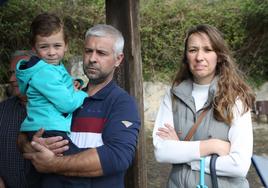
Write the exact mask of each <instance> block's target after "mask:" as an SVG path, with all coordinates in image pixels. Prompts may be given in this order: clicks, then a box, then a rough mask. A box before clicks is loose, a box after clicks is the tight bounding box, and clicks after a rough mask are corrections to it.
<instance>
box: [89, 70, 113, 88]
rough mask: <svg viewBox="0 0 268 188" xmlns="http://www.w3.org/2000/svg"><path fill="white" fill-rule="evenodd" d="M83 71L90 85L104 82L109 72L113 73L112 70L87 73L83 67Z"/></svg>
mask: <svg viewBox="0 0 268 188" xmlns="http://www.w3.org/2000/svg"><path fill="white" fill-rule="evenodd" d="M84 73H85V74H86V76H87V78H88V83H90V84H92V85H98V84H102V83H104V82H106V80H107V79H108V77H109V76H110V75H111V74H113V71H111V72H105V73H104V72H100V71H99V74H90V73H87V71H86V68H85V67H84Z"/></svg>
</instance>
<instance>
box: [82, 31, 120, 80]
mask: <svg viewBox="0 0 268 188" xmlns="http://www.w3.org/2000/svg"><path fill="white" fill-rule="evenodd" d="M114 43H115V40H114V39H113V38H112V37H94V36H91V37H88V38H86V39H85V47H84V57H83V69H84V73H85V74H86V76H87V77H88V79H89V83H90V84H93V85H98V84H102V83H108V82H110V81H111V80H112V79H113V74H114V70H115V68H116V67H118V66H119V65H120V63H121V61H122V59H123V54H119V55H117V56H115V53H114V50H113V46H114Z"/></svg>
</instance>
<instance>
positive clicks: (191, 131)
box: [184, 106, 210, 141]
mask: <svg viewBox="0 0 268 188" xmlns="http://www.w3.org/2000/svg"><path fill="white" fill-rule="evenodd" d="M209 109H210V106H208V107H206V108H205V109H204V110H203V112H202V113H201V114H200V116H199V117H198V118H197V120H196V122H195V124H193V126H192V128H191V129H190V130H189V132H188V134H187V135H186V137H185V139H184V141H190V140H191V138H192V137H193V135H194V134H195V132H196V130H197V128H198V126H199V125H200V123H201V122H202V120H203V118H204V117H205V115H206V114H207V112H208V110H209Z"/></svg>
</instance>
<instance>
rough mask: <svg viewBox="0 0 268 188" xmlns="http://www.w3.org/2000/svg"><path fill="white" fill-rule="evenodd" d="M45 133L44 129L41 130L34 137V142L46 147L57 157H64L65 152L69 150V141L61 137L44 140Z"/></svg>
mask: <svg viewBox="0 0 268 188" xmlns="http://www.w3.org/2000/svg"><path fill="white" fill-rule="evenodd" d="M44 131H45V130H44V129H39V130H38V131H37V132H36V133H35V135H34V136H33V139H32V141H34V142H37V143H39V144H41V145H43V146H45V147H46V148H48V149H49V150H51V151H52V152H53V153H55V154H56V155H62V153H63V152H65V151H67V150H68V149H69V146H68V143H69V142H68V140H63V138H62V137H61V136H53V137H49V138H43V137H42V135H43V134H44Z"/></svg>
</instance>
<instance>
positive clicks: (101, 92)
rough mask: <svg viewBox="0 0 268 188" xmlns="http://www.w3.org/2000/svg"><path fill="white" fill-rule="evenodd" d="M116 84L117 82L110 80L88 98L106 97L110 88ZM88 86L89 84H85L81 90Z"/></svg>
mask: <svg viewBox="0 0 268 188" xmlns="http://www.w3.org/2000/svg"><path fill="white" fill-rule="evenodd" d="M116 86H117V84H116V83H115V81H114V80H111V81H110V82H109V83H108V84H107V85H105V86H104V87H103V88H102V89H100V90H99V91H98V92H97V93H95V94H94V95H92V96H90V97H89V98H92V99H99V100H103V99H105V98H106V97H107V95H109V93H110V92H111V90H112V89H113V88H115V87H116ZM88 87H89V86H88V85H87V87H86V88H84V89H83V90H84V91H85V92H86V91H87V88H88Z"/></svg>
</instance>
